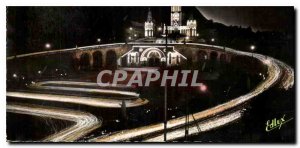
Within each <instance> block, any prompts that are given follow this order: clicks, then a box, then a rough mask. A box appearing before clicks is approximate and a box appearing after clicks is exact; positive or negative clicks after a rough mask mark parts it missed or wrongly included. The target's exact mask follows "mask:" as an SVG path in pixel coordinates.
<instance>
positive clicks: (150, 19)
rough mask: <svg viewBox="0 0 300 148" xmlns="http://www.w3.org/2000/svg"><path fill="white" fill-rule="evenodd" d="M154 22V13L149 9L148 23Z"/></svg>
mask: <svg viewBox="0 0 300 148" xmlns="http://www.w3.org/2000/svg"><path fill="white" fill-rule="evenodd" d="M151 21H152V13H151V10H150V8H149V9H148V16H147V22H151Z"/></svg>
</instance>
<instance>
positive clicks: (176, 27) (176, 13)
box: [145, 6, 198, 37]
mask: <svg viewBox="0 0 300 148" xmlns="http://www.w3.org/2000/svg"><path fill="white" fill-rule="evenodd" d="M170 24H171V25H170V26H166V25H165V24H164V28H163V33H164V34H165V33H166V30H168V33H174V32H179V33H180V34H182V35H185V36H188V37H193V36H198V33H197V31H196V30H197V21H196V20H194V19H188V20H187V22H186V25H185V26H183V25H182V11H181V6H172V7H171V23H170ZM154 26H155V24H154V23H153V21H152V15H151V11H150V9H149V12H148V17H147V21H146V22H145V37H153V32H154Z"/></svg>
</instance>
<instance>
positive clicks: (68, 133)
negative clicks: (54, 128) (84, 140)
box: [6, 103, 102, 142]
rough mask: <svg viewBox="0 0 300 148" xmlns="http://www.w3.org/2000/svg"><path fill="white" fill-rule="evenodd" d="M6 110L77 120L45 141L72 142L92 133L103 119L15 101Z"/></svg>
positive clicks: (72, 111) (80, 112)
mask: <svg viewBox="0 0 300 148" xmlns="http://www.w3.org/2000/svg"><path fill="white" fill-rule="evenodd" d="M6 110H7V112H11V113H17V114H26V115H32V116H38V117H41V118H43V117H48V118H54V119H60V120H67V121H72V122H75V124H74V125H72V126H71V127H68V128H65V129H63V130H61V131H59V132H58V133H55V134H53V135H50V136H48V137H46V138H45V139H44V140H43V141H45V142H47V141H52V142H72V141H75V140H78V139H79V138H81V137H83V136H84V135H86V134H88V133H90V132H91V131H93V130H94V129H96V128H99V127H101V125H102V121H99V120H98V119H97V118H96V117H95V116H94V115H92V114H90V113H86V112H82V111H75V110H69V109H61V108H54V107H46V106H38V105H31V104H30V105H29V104H15V103H9V104H7V105H6Z"/></svg>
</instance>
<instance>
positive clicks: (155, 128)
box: [90, 43, 294, 142]
mask: <svg viewBox="0 0 300 148" xmlns="http://www.w3.org/2000/svg"><path fill="white" fill-rule="evenodd" d="M190 44H194V45H203V44H195V43H190ZM205 46H208V45H205ZM214 47H216V48H219V49H220V50H224V48H223V47H219V46H214ZM225 51H226V52H229V53H232V54H237V55H246V56H252V55H253V57H254V58H256V59H258V60H259V61H261V62H262V63H263V64H265V65H266V66H267V68H268V76H267V78H266V79H265V80H264V81H263V82H261V83H260V84H259V85H258V86H256V88H255V89H253V90H252V91H250V92H249V93H247V94H245V95H242V96H240V97H237V98H235V99H233V100H231V101H228V102H226V103H223V104H220V105H218V106H215V107H212V108H210V109H207V110H204V111H201V112H198V113H194V114H190V115H188V116H189V117H188V119H189V122H190V123H192V122H195V121H199V120H203V119H206V118H209V117H213V116H215V115H217V114H221V113H222V112H224V111H227V110H230V109H233V108H235V107H237V106H239V105H241V104H243V103H246V102H248V101H250V100H251V98H253V97H255V96H257V95H259V94H261V93H262V92H263V91H265V90H266V89H268V88H270V87H271V86H273V85H274V84H275V83H276V82H277V81H278V80H279V79H280V77H281V76H282V69H281V67H280V66H279V65H278V62H277V61H278V60H276V59H273V58H271V57H268V58H266V56H263V55H260V54H252V53H248V52H243V51H237V50H233V49H230V48H225ZM292 71H293V70H292ZM288 74H289V77H290V78H289V79H288V81H286V84H285V85H286V86H293V83H294V79H293V78H294V75H293V72H290V73H288ZM228 116H230V115H228ZM232 117H235V116H232ZM220 119H222V118H220ZM225 119H227V118H224V119H223V120H221V121H220V122H224V123H225ZM229 121H230V120H229ZM231 121H234V120H231ZM185 123H186V120H185V116H183V117H179V118H176V119H171V120H169V121H168V122H167V129H169V130H170V129H172V128H175V127H180V126H184V125H185ZM210 125H211V126H213V127H214V128H216V127H219V126H221V125H217V123H215V122H213V123H211V124H210ZM163 130H164V124H163V123H158V124H153V125H148V126H143V127H139V128H135V129H130V130H123V131H119V132H115V133H113V134H111V135H108V136H101V137H97V138H94V139H91V140H90V141H91V142H117V141H126V140H130V139H134V138H138V137H141V136H144V135H150V134H155V133H157V132H162V131H163ZM179 130H180V129H179ZM175 131H178V129H177V130H175ZM199 132H200V131H199ZM169 136H171V137H172V136H173V135H172V134H171V135H169ZM169 136H168V134H167V139H168V138H171V137H169ZM163 140H164V139H163V137H160V138H156V139H155V142H163Z"/></svg>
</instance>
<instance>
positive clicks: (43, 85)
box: [29, 81, 139, 97]
mask: <svg viewBox="0 0 300 148" xmlns="http://www.w3.org/2000/svg"><path fill="white" fill-rule="evenodd" d="M49 84H54V85H64V86H46V85H49ZM70 85H78V86H81V87H71V86H70ZM95 85H97V84H95V83H92V84H91V83H90V82H76V81H42V82H36V83H34V84H31V85H30V86H29V87H30V88H33V89H44V90H63V91H76V92H83V93H98V94H106V95H109V94H110V95H124V96H131V97H139V94H138V93H135V92H131V91H119V90H110V89H100V88H83V87H82V86H95ZM66 86H68V87H66Z"/></svg>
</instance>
